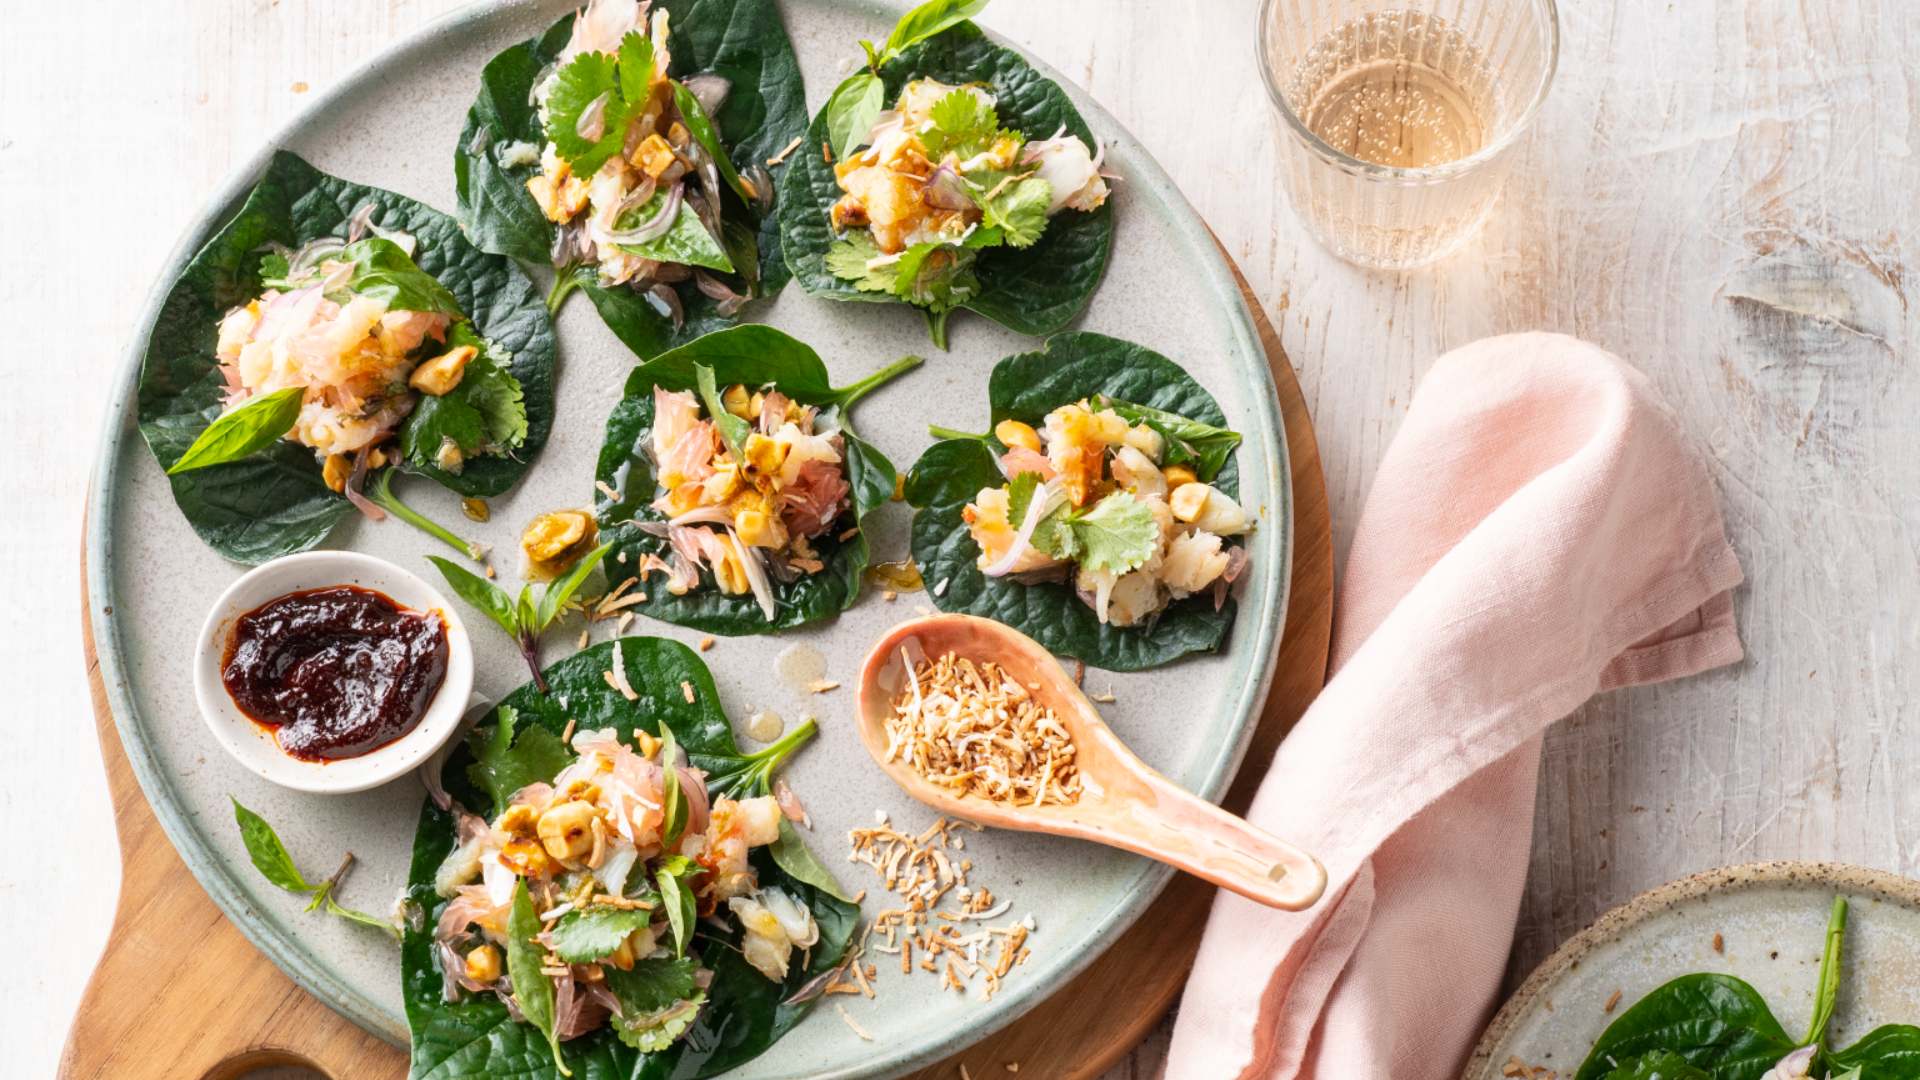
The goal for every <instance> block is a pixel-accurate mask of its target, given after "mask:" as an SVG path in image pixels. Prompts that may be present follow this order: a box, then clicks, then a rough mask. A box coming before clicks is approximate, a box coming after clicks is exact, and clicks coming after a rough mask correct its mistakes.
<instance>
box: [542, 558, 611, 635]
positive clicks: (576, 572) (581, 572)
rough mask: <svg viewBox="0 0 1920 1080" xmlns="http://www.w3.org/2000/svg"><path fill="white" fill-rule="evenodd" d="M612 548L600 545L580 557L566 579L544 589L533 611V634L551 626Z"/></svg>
mask: <svg viewBox="0 0 1920 1080" xmlns="http://www.w3.org/2000/svg"><path fill="white" fill-rule="evenodd" d="M612 546H613V545H611V544H601V545H600V546H599V547H596V548H594V549H593V550H592V551H589V552H587V553H586V554H585V555H582V556H580V558H578V559H576V560H574V564H573V568H572V569H570V570H568V571H567V576H566V577H563V578H561V579H560V580H558V581H555V582H553V583H552V584H550V585H548V586H547V587H546V589H545V591H543V592H542V593H541V594H540V604H539V606H538V607H537V608H535V609H534V621H533V625H532V630H533V631H534V632H535V633H539V632H540V631H542V630H545V629H546V628H547V627H549V626H552V625H553V620H554V619H555V618H558V617H559V615H560V612H561V611H562V610H563V609H565V607H566V606H567V601H569V600H571V599H573V594H574V593H577V592H579V591H580V586H582V585H584V584H586V582H587V578H588V577H590V576H591V575H592V574H593V571H594V568H595V567H597V566H599V565H600V560H601V559H604V558H606V555H607V552H608V551H609V550H611V548H612Z"/></svg>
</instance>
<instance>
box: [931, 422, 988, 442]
mask: <svg viewBox="0 0 1920 1080" xmlns="http://www.w3.org/2000/svg"><path fill="white" fill-rule="evenodd" d="M927 434H929V435H931V436H933V437H934V438H936V439H972V440H973V441H974V442H986V441H987V437H986V436H985V435H982V434H979V433H978V432H972V431H960V430H958V429H956V428H950V427H941V426H940V425H939V424H928V425H927Z"/></svg>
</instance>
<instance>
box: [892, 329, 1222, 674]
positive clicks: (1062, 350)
mask: <svg viewBox="0 0 1920 1080" xmlns="http://www.w3.org/2000/svg"><path fill="white" fill-rule="evenodd" d="M1099 395H1106V396H1108V397H1112V398H1118V399H1121V400H1123V401H1129V402H1133V403H1135V404H1139V405H1146V406H1150V407H1152V408H1156V409H1162V410H1165V411H1166V412H1169V413H1174V414H1176V415H1178V416H1184V417H1187V418H1189V419H1192V420H1198V421H1200V422H1201V423H1203V424H1210V425H1213V426H1215V427H1225V426H1226V424H1227V420H1226V417H1225V415H1223V414H1222V413H1221V411H1220V406H1219V405H1218V404H1217V403H1215V401H1214V400H1213V396H1212V395H1210V394H1208V393H1207V392H1206V390H1205V389H1203V388H1202V387H1201V386H1200V384H1199V383H1197V382H1195V381H1194V380H1193V377H1192V376H1191V375H1188V374H1187V373H1186V371H1184V370H1182V369H1181V367H1180V366H1179V365H1178V364H1175V363H1174V362H1173V361H1171V360H1169V359H1167V358H1166V357H1164V356H1161V355H1160V354H1159V353H1156V352H1154V351H1153V350H1151V349H1148V348H1145V347H1143V346H1140V345H1135V344H1133V343H1131V342H1126V341H1121V340H1119V339H1117V338H1110V337H1106V336H1104V335H1101V334H1090V333H1066V334H1056V335H1054V336H1053V337H1051V338H1049V339H1048V340H1047V342H1046V344H1045V345H1044V346H1043V347H1042V348H1041V349H1039V350H1038V351H1035V352H1030V353H1021V354H1019V355H1017V356H1009V357H1007V358H1006V359H1004V360H1002V361H1000V363H999V364H997V365H995V367H994V369H993V374H992V376H991V377H990V379H989V380H988V384H987V398H988V404H989V407H990V410H991V417H990V421H989V423H988V424H987V427H989V428H991V427H992V426H993V425H994V424H998V423H999V422H1000V421H1002V420H1018V421H1020V422H1022V423H1025V424H1030V425H1032V426H1034V427H1036V428H1037V427H1039V426H1041V423H1042V421H1043V419H1044V418H1045V416H1046V415H1047V413H1049V412H1051V411H1053V410H1054V409H1056V408H1058V407H1060V406H1061V405H1066V404H1069V403H1071V402H1075V401H1079V400H1081V399H1082V398H1092V397H1096V396H1099ZM962 426H964V425H962ZM1001 449H1003V448H1002V447H1000V446H999V444H998V443H996V442H989V441H986V440H981V439H946V440H943V441H941V442H937V443H935V444H933V446H932V447H930V448H928V450H927V452H926V453H925V454H923V455H921V458H920V460H919V461H918V462H916V463H915V464H914V466H913V468H912V470H911V471H910V472H909V473H908V476H907V484H906V495H907V501H908V502H910V503H912V504H913V505H914V507H915V508H916V513H915V514H914V518H913V557H914V560H915V561H916V562H918V563H919V564H920V574H921V576H922V578H924V579H925V581H926V583H927V589H928V595H929V596H931V597H932V599H933V602H934V604H935V605H937V606H938V607H939V608H940V610H942V611H956V612H965V613H966V614H969V615H980V616H984V617H986V618H990V619H997V620H999V621H1000V622H1003V623H1006V624H1007V625H1008V626H1011V627H1014V628H1015V629H1018V630H1020V631H1021V632H1023V633H1025V634H1027V635H1028V636H1029V637H1031V638H1033V639H1034V640H1035V641H1038V642H1039V643H1040V644H1041V645H1043V646H1045V647H1046V648H1047V649H1048V650H1049V651H1051V652H1054V653H1057V654H1059V655H1062V656H1072V657H1076V658H1078V659H1081V660H1085V661H1086V662H1087V663H1089V664H1092V665H1094V666H1095V667H1102V668H1106V669H1108V670H1110V671H1138V670H1141V669H1143V668H1151V667H1157V666H1159V665H1161V664H1165V663H1168V662H1170V661H1173V660H1177V659H1179V658H1180V657H1182V656H1185V655H1187V654H1188V653H1194V652H1212V651H1214V650H1216V649H1218V648H1219V647H1220V645H1221V643H1222V642H1224V641H1225V640H1226V638H1227V632H1228V631H1229V630H1231V629H1232V627H1233V618H1234V609H1235V603H1234V601H1233V600H1232V599H1231V598H1229V599H1228V600H1227V601H1226V603H1225V604H1224V605H1222V606H1221V607H1220V609H1219V610H1217V611H1216V610H1215V609H1214V606H1213V599H1212V597H1211V596H1209V595H1207V594H1205V593H1201V594H1196V595H1194V596H1189V597H1187V598H1186V599H1184V600H1178V601H1175V602H1174V603H1172V604H1170V605H1168V607H1167V608H1166V609H1165V610H1164V611H1162V612H1161V613H1160V615H1159V616H1158V618H1157V619H1156V620H1155V621H1153V622H1151V623H1150V624H1149V625H1145V626H1131V627H1120V626H1112V625H1103V624H1102V623H1101V622H1100V620H1099V618H1098V616H1096V615H1095V614H1094V611H1093V609H1092V608H1091V607H1088V606H1087V604H1086V603H1085V602H1084V601H1082V600H1081V599H1080V598H1079V597H1078V596H1077V595H1075V593H1074V589H1073V586H1072V584H1071V583H1068V582H1042V583H1039V584H1033V585H1027V584H1022V583H1021V582H1019V581H1015V580H1013V579H1012V578H990V577H988V576H986V575H985V574H984V573H982V572H981V571H980V568H979V565H978V563H977V561H976V560H977V559H978V558H979V556H980V545H979V544H977V543H975V542H974V539H973V536H972V535H971V534H970V533H969V532H968V531H967V524H966V522H965V521H964V520H962V518H961V512H962V511H963V510H964V509H965V507H966V505H967V504H968V503H969V502H972V501H973V499H974V497H975V496H976V495H978V494H979V492H980V489H982V488H988V487H999V486H1001V485H1002V484H1005V483H1006V477H1005V476H1003V475H1001V473H1000V470H999V468H998V467H997V466H996V465H995V464H994V455H995V454H996V453H997V452H998V451H1000V450H1001ZM1212 483H1213V485H1214V486H1215V487H1217V488H1219V489H1220V490H1221V491H1223V492H1225V493H1227V494H1228V495H1234V496H1237V495H1238V494H1239V472H1238V469H1237V467H1236V465H1235V463H1234V462H1233V461H1232V460H1230V459H1229V460H1228V461H1227V462H1226V463H1225V465H1224V466H1223V467H1222V468H1221V470H1220V472H1219V473H1218V475H1216V476H1215V477H1214V478H1213V481H1212ZM942 582H944V583H945V588H944V589H943V588H941V583H942Z"/></svg>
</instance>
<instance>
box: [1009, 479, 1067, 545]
mask: <svg viewBox="0 0 1920 1080" xmlns="http://www.w3.org/2000/svg"><path fill="white" fill-rule="evenodd" d="M1042 490H1043V489H1042V487H1041V485H1040V474H1039V473H1036V472H1022V473H1016V474H1014V477H1013V479H1012V480H1010V481H1008V482H1007V523H1008V524H1009V525H1011V526H1012V527H1013V529H1014V530H1015V531H1016V532H1017V531H1018V530H1019V528H1020V526H1021V525H1022V524H1024V523H1025V522H1026V520H1027V510H1028V508H1029V507H1030V506H1031V505H1032V503H1033V500H1034V498H1035V496H1037V495H1039V494H1040V493H1041V491H1042ZM1044 497H1045V498H1052V497H1053V495H1052V492H1051V491H1050V490H1049V491H1047V494H1046V495H1045V496H1044ZM1069 516H1070V512H1069V508H1068V507H1067V506H1066V504H1065V503H1062V504H1061V505H1060V506H1058V507H1055V508H1054V509H1052V510H1049V511H1047V512H1046V516H1045V517H1043V518H1041V519H1040V522H1039V524H1037V525H1035V526H1034V529H1033V535H1032V536H1031V537H1030V538H1029V539H1028V542H1029V543H1031V544H1032V545H1033V546H1034V547H1036V548H1039V549H1040V550H1041V551H1044V552H1046V553H1047V554H1048V555H1051V556H1053V557H1054V558H1056V559H1071V558H1074V557H1075V556H1076V555H1078V554H1079V551H1080V544H1079V541H1078V540H1077V539H1075V537H1074V533H1073V529H1072V527H1071V526H1070V523H1069Z"/></svg>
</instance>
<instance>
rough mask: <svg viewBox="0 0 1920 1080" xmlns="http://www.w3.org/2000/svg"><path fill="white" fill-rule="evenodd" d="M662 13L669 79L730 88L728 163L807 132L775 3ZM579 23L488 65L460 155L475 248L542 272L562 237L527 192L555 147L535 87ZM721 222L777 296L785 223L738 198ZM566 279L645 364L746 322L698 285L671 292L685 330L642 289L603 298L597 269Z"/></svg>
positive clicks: (723, 129)
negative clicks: (716, 80)
mask: <svg viewBox="0 0 1920 1080" xmlns="http://www.w3.org/2000/svg"><path fill="white" fill-rule="evenodd" d="M662 9H664V10H665V11H667V12H668V13H669V22H668V26H669V28H670V31H671V36H670V40H669V52H670V53H671V55H672V61H673V68H672V72H671V74H673V75H674V76H675V77H685V76H688V75H692V74H696V73H701V72H711V73H713V74H716V75H720V76H722V77H724V78H726V79H727V80H728V81H729V82H730V84H731V90H730V91H729V93H728V94H727V98H726V101H725V102H723V103H722V104H721V106H720V108H719V109H717V110H716V111H715V112H714V115H712V116H710V117H708V120H709V121H710V122H711V124H712V125H713V126H714V127H715V128H716V129H717V132H718V135H719V141H720V142H721V144H722V146H723V148H724V149H725V150H726V154H727V159H728V160H729V161H731V162H734V163H737V164H740V165H745V164H747V163H751V162H764V161H766V160H768V159H770V158H772V157H774V156H775V155H777V154H779V153H780V152H781V150H783V149H785V148H786V146H787V145H788V144H789V143H791V142H792V141H793V140H794V139H795V138H796V137H798V136H799V135H801V134H802V133H803V132H804V131H805V130H806V127H807V112H806V98H805V93H806V91H805V88H804V86H803V85H802V83H801V79H800V64H799V61H798V60H797V59H796V58H795V56H794V53H793V43H792V41H791V40H789V39H788V37H787V32H786V28H785V27H784V26H783V25H781V21H780V9H779V6H778V4H777V3H776V2H775V0H656V2H655V4H654V5H653V10H655V11H659V10H662ZM573 18H574V17H573V16H572V15H568V16H566V17H565V18H562V19H561V20H560V21H559V22H557V23H555V24H554V25H553V26H552V27H551V28H549V29H548V30H547V31H546V32H545V33H544V34H542V35H540V36H539V37H536V38H533V39H530V40H528V41H525V42H522V43H521V44H519V45H516V46H513V47H512V48H510V49H507V50H506V51H505V52H502V53H500V54H499V55H497V56H495V57H494V58H493V59H492V60H491V61H489V62H488V63H487V65H486V67H485V68H484V69H483V70H482V71H481V76H480V84H481V85H480V93H479V96H478V97H477V98H476V99H475V101H474V103H473V105H472V107H471V108H469V109H468V111H467V121H466V125H465V127H464V128H463V129H462V131H461V133H460V142H459V145H458V147H457V148H456V150H455V154H454V186H455V191H456V193H457V196H458V200H459V203H458V205H459V213H460V219H461V220H462V221H463V222H464V223H465V224H466V227H467V230H468V233H469V235H470V236H472V238H473V242H474V243H475V244H476V245H478V246H479V247H480V248H481V250H483V251H490V252H495V253H498V254H503V255H510V256H512V257H513V258H516V259H519V260H522V261H523V262H527V263H535V264H538V265H541V266H547V265H551V258H552V255H551V252H552V250H553V239H554V231H553V230H554V227H553V224H552V223H551V222H549V221H548V220H547V218H546V215H545V214H544V213H542V212H541V210H540V208H539V206H538V205H536V204H535V203H534V201H533V196H532V195H530V194H529V193H528V192H527V188H526V183H527V180H528V179H529V178H531V177H532V176H533V175H534V174H536V173H537V172H539V169H540V166H539V164H538V163H537V162H536V161H531V160H528V155H526V154H525V153H524V150H523V148H524V147H526V146H531V147H533V148H535V149H536V150H537V149H538V148H539V147H540V146H542V145H543V144H544V143H545V141H546V133H545V132H544V131H543V130H542V128H541V125H540V118H539V112H538V111H537V110H536V109H535V108H534V106H533V105H532V104H531V103H530V97H531V94H532V91H533V88H534V83H535V81H536V80H537V79H539V78H540V77H541V75H542V73H543V72H544V71H545V70H546V69H547V68H548V67H549V66H550V65H552V64H553V63H554V62H555V61H556V60H557V59H558V57H559V55H560V51H561V50H562V49H563V48H565V46H566V43H567V39H568V37H569V35H570V34H571V32H572V27H573ZM622 74H624V67H623V68H622ZM783 167H784V166H783ZM722 218H723V227H724V226H725V225H738V226H739V227H741V228H744V229H745V230H746V231H748V232H749V233H752V234H753V235H754V236H755V237H756V240H757V244H758V252H757V254H756V258H755V259H754V262H755V264H756V267H757V271H758V280H757V282H755V283H754V293H753V295H756V296H773V295H774V294H776V293H778V292H779V291H780V289H781V288H782V287H783V286H784V285H785V284H786V281H787V278H788V276H789V275H788V273H787V269H786V263H785V261H784V259H783V258H782V255H781V250H780V247H781V243H780V229H779V223H778V220H777V219H776V218H775V216H774V215H771V214H769V215H766V217H765V218H764V219H763V220H759V221H755V220H754V215H753V214H752V213H750V208H749V207H747V206H746V205H744V204H743V203H740V202H736V201H734V200H733V199H732V198H731V197H729V198H728V199H727V200H724V203H723V206H722ZM728 261H729V262H730V263H731V265H732V268H733V269H735V270H738V269H740V268H741V260H740V259H739V258H737V257H733V256H731V255H729V257H728ZM563 274H564V275H565V276H566V278H567V281H566V283H565V284H563V285H562V286H561V287H560V289H559V291H561V292H564V291H566V290H567V289H570V288H574V287H582V286H584V291H585V292H586V293H587V295H588V297H589V299H591V300H592V301H593V306H594V308H595V310H597V311H598V312H599V313H600V317H601V318H602V319H603V320H605V321H606V323H607V326H608V328H609V329H611V330H613V332H614V333H615V334H616V335H617V336H618V337H619V338H620V340H621V341H622V342H624V343H625V344H626V346H627V347H628V348H629V349H632V350H633V351H634V352H635V353H636V354H638V355H639V356H641V357H642V358H643V359H644V358H647V357H651V356H654V355H657V354H659V353H661V352H664V351H665V350H667V349H670V348H672V347H674V346H675V345H679V344H684V343H685V342H687V341H691V340H693V339H695V338H697V337H699V336H700V335H702V334H705V333H709V332H711V331H713V330H716V329H720V328H722V327H726V326H731V325H734V323H735V321H736V320H735V319H734V318H733V317H732V316H724V315H720V314H719V313H718V312H716V311H715V310H714V301H713V300H711V299H709V298H708V297H706V296H705V295H703V294H702V293H701V292H700V291H699V289H698V288H697V287H695V286H694V284H693V283H691V282H683V283H680V284H678V285H676V286H673V288H674V289H675V291H676V292H677V293H678V294H679V297H680V303H681V307H682V309H683V311H684V314H685V318H684V322H683V324H682V325H679V326H675V325H674V322H673V320H672V318H671V317H670V316H669V315H668V314H667V312H666V311H664V310H662V309H661V308H659V307H656V306H654V305H652V304H649V303H648V302H647V300H646V299H645V298H644V297H642V296H641V294H639V293H637V292H635V291H633V290H632V289H630V288H628V287H626V286H613V287H607V288H602V287H601V286H600V285H599V284H598V283H597V275H595V273H594V271H593V270H592V268H591V267H587V268H572V269H569V270H566V271H563ZM742 284H745V282H742ZM736 291H740V290H739V289H738V288H736Z"/></svg>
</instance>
